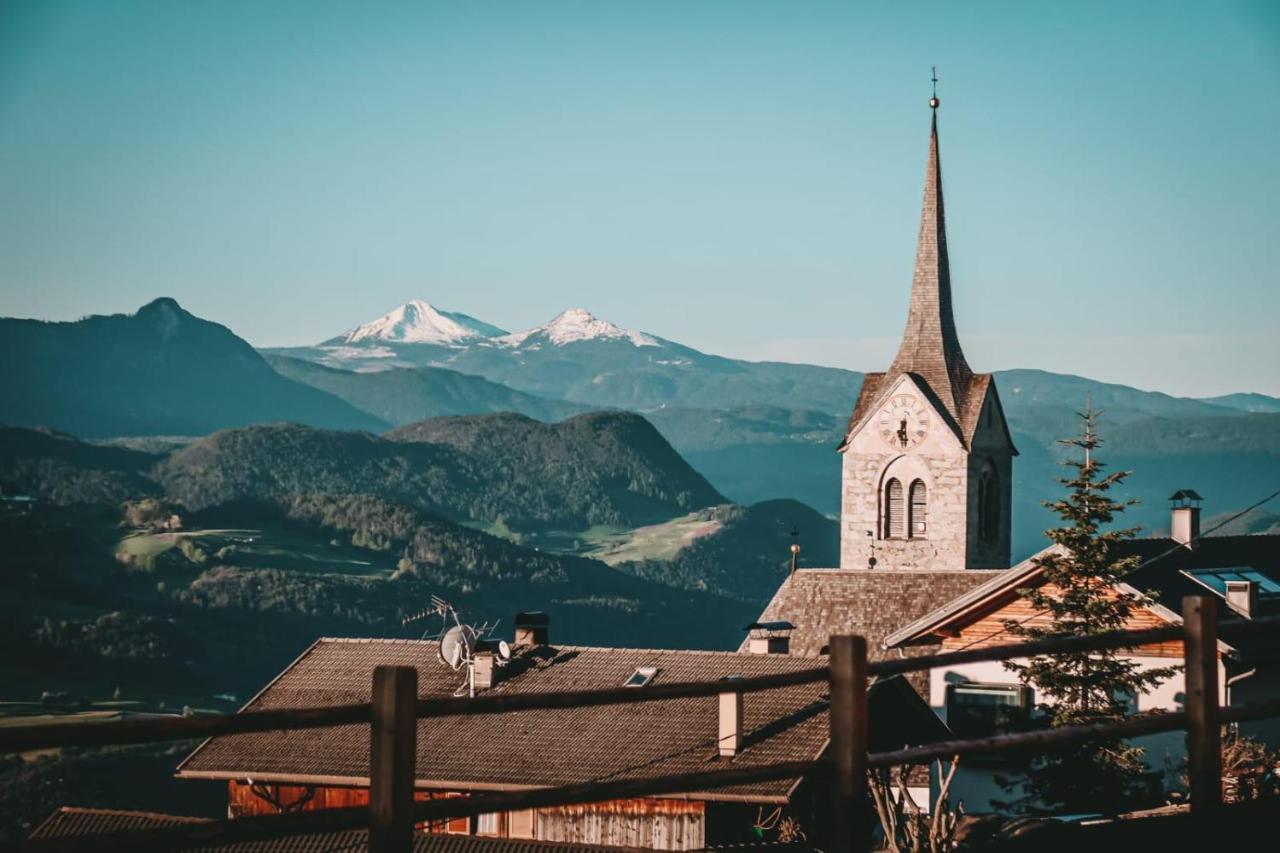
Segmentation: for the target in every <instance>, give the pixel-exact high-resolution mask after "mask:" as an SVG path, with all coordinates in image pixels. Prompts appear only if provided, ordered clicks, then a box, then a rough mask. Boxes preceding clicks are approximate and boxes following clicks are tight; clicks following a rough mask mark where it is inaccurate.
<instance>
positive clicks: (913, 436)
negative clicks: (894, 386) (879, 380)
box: [880, 394, 929, 450]
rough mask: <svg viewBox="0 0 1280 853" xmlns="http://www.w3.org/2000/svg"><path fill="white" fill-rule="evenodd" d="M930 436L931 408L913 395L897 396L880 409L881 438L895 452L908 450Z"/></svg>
mask: <svg viewBox="0 0 1280 853" xmlns="http://www.w3.org/2000/svg"><path fill="white" fill-rule="evenodd" d="M928 434H929V407H928V406H926V405H925V403H924V401H923V400H920V399H918V398H917V397H914V396H912V395H911V394H895V395H893V397H891V398H889V402H887V403H885V405H884V407H883V408H882V409H880V438H881V439H883V440H884V443H885V444H887V445H889V446H890V447H892V448H894V449H895V450H908V449H910V448H912V447H915V446H916V445H918V444H919V443H920V442H922V441H924V437H925V436H926V435H928Z"/></svg>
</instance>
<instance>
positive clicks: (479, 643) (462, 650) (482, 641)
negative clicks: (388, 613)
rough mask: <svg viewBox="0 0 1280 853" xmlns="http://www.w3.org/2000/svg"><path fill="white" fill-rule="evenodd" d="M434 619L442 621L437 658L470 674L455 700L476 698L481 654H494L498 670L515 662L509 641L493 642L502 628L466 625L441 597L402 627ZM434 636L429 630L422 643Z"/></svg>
mask: <svg viewBox="0 0 1280 853" xmlns="http://www.w3.org/2000/svg"><path fill="white" fill-rule="evenodd" d="M431 616H439V617H440V628H439V630H438V631H437V632H435V633H434V636H435V638H436V640H437V646H436V657H438V658H439V659H440V662H441V663H442V664H444V665H445V666H447V667H449V668H450V669H452V670H460V669H462V668H463V667H466V670H467V678H466V681H464V682H463V683H462V685H461V686H459V687H458V689H457V690H455V691H454V692H453V695H454V696H461V695H462V694H463V693H464V692H465V693H466V694H467V695H468V696H472V697H474V696H475V695H476V654H477V652H481V651H484V652H487V653H490V654H492V655H493V662H494V664H495V665H496V666H506V665H507V664H508V663H509V662H510V661H511V645H510V644H509V643H508V642H507V641H506V640H498V641H497V642H496V643H495V642H493V641H492V640H490V639H489V635H490V634H492V633H493V631H494V629H496V628H497V627H498V623H497V622H493V623H489V622H484V623H482V624H480V625H471V624H468V623H466V622H463V621H462V617H461V616H460V615H458V610H457V608H456V607H454V606H453V605H452V604H450V603H449V602H447V601H445V600H444V599H443V598H440V597H439V596H437V595H433V596H431V606H430V607H428V608H426V609H425V610H420V611H418V612H417V613H413V614H411V615H409V616H406V617H405V618H404V619H403V620H402V624H405V625H407V624H409V623H410V622H416V621H418V620H421V619H426V618H429V617H431ZM431 636H433V632H432V631H431V629H430V628H428V629H427V630H426V631H425V632H424V633H423V635H422V639H424V640H425V639H427V638H429V637H431Z"/></svg>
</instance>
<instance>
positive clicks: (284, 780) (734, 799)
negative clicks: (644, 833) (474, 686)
mask: <svg viewBox="0 0 1280 853" xmlns="http://www.w3.org/2000/svg"><path fill="white" fill-rule="evenodd" d="M174 775H175V776H177V777H178V778H180V779H213V780H217V781H222V782H244V781H246V780H248V779H249V777H250V776H252V777H253V781H254V782H267V783H270V784H275V785H317V786H327V787H334V788H368V787H369V786H370V784H371V783H370V780H369V778H368V777H367V776H321V775H311V774H306V773H253V774H244V773H231V772H228V771H225V770H182V771H179V772H178V773H176V774H174ZM802 781H803V779H796V780H795V781H794V782H793V783H792V784H791V785H789V786H788V788H787V793H786V794H772V795H757V794H732V793H725V792H723V791H688V792H684V793H678V794H655V795H653V796H651V797H647V798H646V799H655V800H698V801H705V802H726V803H762V804H768V805H786V804H787V803H789V802H791V794H792V793H793V792H794V791H795V789H796V787H797V786H798V785H799V784H800V782H802ZM413 787H414V788H415V789H417V790H425V791H459V792H463V793H471V792H477V793H515V792H519V791H538V790H542V789H544V788H550V787H554V786H551V785H512V784H506V783H502V782H461V781H451V780H448V779H415V780H414V782H413Z"/></svg>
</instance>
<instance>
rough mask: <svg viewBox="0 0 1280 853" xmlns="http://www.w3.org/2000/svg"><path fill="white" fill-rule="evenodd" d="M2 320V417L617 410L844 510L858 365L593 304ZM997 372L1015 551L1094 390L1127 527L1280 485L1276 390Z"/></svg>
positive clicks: (698, 456) (344, 418) (737, 472)
mask: <svg viewBox="0 0 1280 853" xmlns="http://www.w3.org/2000/svg"><path fill="white" fill-rule="evenodd" d="M0 322H3V324H4V326H3V328H6V329H11V330H14V331H15V334H11V335H8V336H6V337H5V341H4V344H3V346H5V347H6V348H7V354H8V355H9V356H10V358H9V362H10V364H13V365H14V367H15V369H14V370H12V371H10V372H9V373H7V374H6V375H5V378H4V379H3V380H0V419H3V420H5V421H7V422H9V423H14V424H25V425H46V426H50V427H54V428H57V429H63V430H67V431H69V432H73V433H77V434H81V435H84V436H86V437H98V438H100V437H105V436H113V435H114V436H121V435H129V436H134V438H133V439H131V441H132V442H134V446H141V445H138V444H137V441H138V440H139V439H137V438H136V437H137V436H139V435H151V436H174V435H178V436H181V435H186V436H198V435H204V434H207V433H208V432H210V431H211V430H213V429H216V428H220V427H233V426H246V425H251V424H257V423H263V422H270V421H280V420H288V421H294V422H298V423H302V424H307V425H311V426H319V427H326V428H339V429H351V428H356V429H365V430H369V431H372V432H376V433H381V432H384V431H386V430H388V429H392V428H395V427H399V426H403V425H406V424H409V423H415V422H418V421H421V420H424V419H428V418H435V417H439V416H443V415H472V414H485V413H499V412H515V413H518V414H522V415H525V416H527V417H528V418H533V419H535V420H538V421H544V422H554V421H560V420H563V419H565V418H570V417H573V416H575V415H579V414H582V413H584V412H586V411H588V410H592V409H621V410H629V411H634V412H639V413H640V414H642V415H643V416H644V417H645V418H646V419H647V420H648V421H649V422H651V423H652V424H653V425H654V426H655V427H656V428H657V430H658V432H659V433H660V434H661V435H662V436H663V437H664V438H665V439H666V440H667V441H668V442H670V444H671V445H672V446H673V447H674V448H675V450H676V451H677V452H678V453H679V454H680V455H681V456H683V457H684V459H685V460H686V461H687V462H688V463H689V464H690V465H691V466H692V467H693V469H695V470H696V471H697V472H699V473H700V474H701V475H702V476H704V477H705V478H706V479H707V480H708V481H709V482H710V484H711V486H712V487H713V488H714V489H715V490H717V491H718V492H719V493H720V494H722V495H724V496H725V497H726V498H727V499H728V500H731V501H736V502H738V503H742V504H755V503H759V502H761V501H766V500H770V499H774V498H789V499H794V500H799V501H802V502H804V503H807V504H809V505H810V506H812V507H814V508H815V509H817V510H819V511H820V512H823V513H827V514H832V515H834V514H835V513H836V512H837V511H838V493H839V465H838V463H837V457H836V456H835V453H834V447H835V445H836V444H837V443H838V441H839V440H840V437H841V430H842V429H843V428H844V424H845V420H846V418H847V415H848V411H849V409H850V407H851V406H852V403H853V400H854V398H855V397H856V395H857V391H858V388H859V386H860V385H861V381H862V374H861V373H858V372H856V371H850V370H840V369H835V368H826V367H815V366H811V365H801V364H781V363H773V362H748V361H743V360H738V359H729V358H722V357H719V356H715V355H709V354H706V353H702V352H700V351H698V350H696V349H694V348H692V347H688V346H685V345H682V344H678V343H675V342H672V341H669V340H666V339H664V338H661V337H659V336H657V335H653V334H650V333H647V332H642V331H636V330H631V329H626V328H623V327H621V326H618V325H616V324H613V323H611V322H608V321H606V320H602V319H599V318H596V317H593V316H592V315H591V314H589V313H588V312H586V311H583V310H580V309H574V310H570V311H565V312H562V313H561V314H559V315H557V316H556V317H555V318H553V319H552V320H551V321H549V322H548V323H545V324H543V325H541V326H537V327H535V328H533V329H528V330H525V331H521V332H516V333H508V332H506V331H505V330H503V329H501V328H499V327H497V326H496V325H493V324H489V323H485V322H483V321H481V320H477V319H475V318H474V317H471V316H469V315H466V314H462V313H459V312H451V311H443V310H438V309H436V308H434V307H432V306H431V305H429V304H428V303H426V302H422V301H414V302H410V303H406V304H405V305H403V306H400V307H399V308H397V309H395V310H393V311H391V312H389V313H388V314H386V315H385V316H383V317H381V318H378V319H376V320H374V321H372V322H370V323H365V324H363V325H357V326H354V327H353V328H352V329H351V330H350V331H348V332H346V333H343V334H341V335H336V336H333V337H331V338H330V339H328V340H326V341H324V342H322V343H319V344H317V345H315V346H311V347H293V348H288V349H267V350H263V351H262V353H261V354H258V353H255V352H254V351H253V349H252V348H251V347H250V346H249V345H248V344H247V343H245V342H244V341H242V340H240V339H238V338H236V337H235V336H234V335H233V334H232V333H231V332H230V331H229V330H227V329H225V328H224V327H222V326H219V325H217V324H214V323H209V322H207V321H203V320H200V319H199V318H196V317H193V316H192V315H190V314H189V313H187V312H185V311H183V310H182V309H181V308H179V307H178V306H177V305H176V303H173V302H172V300H157V301H156V302H153V303H151V304H150V305H147V306H144V307H143V308H142V309H141V310H140V311H139V312H138V313H137V314H136V315H133V316H132V317H127V316H116V317H108V318H89V319H87V320H83V321H80V322H79V323H58V324H50V323H36V322H34V321H14V320H6V321H0ZM67 340H75V341H78V342H81V343H79V344H78V345H77V346H73V347H63V346H62V343H63V341H67ZM55 355H56V358H55ZM55 364H56V370H55V369H54V367H53V366H52V365H55ZM996 377H997V384H998V387H999V389H1000V394H1001V399H1002V402H1003V404H1004V408H1005V412H1006V414H1007V416H1008V418H1009V422H1010V426H1011V429H1012V431H1013V435H1014V440H1015V442H1016V444H1017V446H1018V448H1019V450H1020V451H1021V456H1020V457H1019V459H1018V462H1017V464H1016V466H1015V477H1016V478H1017V492H1016V494H1017V496H1018V499H1017V500H1016V502H1015V546H1014V547H1015V553H1016V554H1025V553H1028V552H1029V551H1031V550H1034V549H1035V548H1036V547H1038V545H1039V543H1040V541H1041V531H1042V530H1043V529H1044V528H1045V527H1046V526H1047V525H1048V524H1049V523H1050V522H1051V521H1052V519H1051V517H1050V516H1049V515H1048V514H1047V513H1046V512H1045V511H1044V510H1043V508H1042V507H1041V506H1040V504H1041V502H1042V501H1043V500H1045V499H1047V498H1050V497H1052V496H1053V495H1054V494H1056V492H1057V489H1058V486H1057V483H1056V480H1055V478H1056V476H1058V474H1059V473H1060V469H1059V467H1058V460H1059V459H1060V458H1061V457H1062V455H1063V454H1062V450H1061V449H1060V447H1059V445H1058V441H1059V439H1061V438H1063V437H1065V436H1068V435H1071V434H1072V433H1073V432H1074V431H1075V430H1076V428H1077V419H1076V416H1075V413H1076V412H1077V411H1079V410H1080V409H1081V408H1082V407H1083V406H1084V405H1085V404H1086V401H1091V402H1092V405H1094V406H1095V407H1096V408H1098V409H1101V410H1102V411H1103V413H1104V414H1103V420H1102V425H1103V438H1104V440H1105V441H1106V442H1107V444H1106V445H1105V446H1104V453H1107V454H1108V457H1107V458H1108V461H1109V462H1110V463H1111V464H1113V465H1118V466H1123V467H1125V468H1132V469H1133V470H1134V471H1135V472H1136V473H1135V475H1134V476H1133V477H1132V478H1130V480H1129V483H1128V484H1127V486H1126V488H1127V489H1129V494H1130V496H1131V497H1134V498H1138V499H1140V500H1142V502H1143V503H1142V505H1141V506H1139V507H1136V508H1134V510H1132V514H1133V519H1134V520H1135V522H1137V523H1140V524H1142V525H1144V526H1146V527H1147V528H1148V529H1155V528H1157V527H1159V526H1161V525H1163V524H1164V523H1165V521H1166V519H1165V515H1166V513H1165V508H1164V498H1165V497H1167V496H1168V495H1169V494H1170V493H1172V492H1173V491H1174V490H1176V489H1178V488H1182V487H1186V486H1190V487H1194V488H1196V489H1198V490H1199V491H1200V492H1201V493H1202V494H1204V495H1206V497H1207V498H1208V506H1209V507H1210V509H1211V510H1212V511H1226V510H1229V509H1234V508H1239V507H1242V506H1245V505H1247V504H1248V503H1249V502H1250V501H1252V500H1253V499H1254V498H1256V497H1258V496H1260V495H1262V494H1266V493H1268V492H1269V491H1271V490H1272V488H1273V486H1272V485H1271V484H1272V483H1273V482H1274V481H1275V480H1276V479H1280V412H1277V411H1276V410H1278V409H1280V400H1277V399H1276V398H1271V397H1266V396H1264V395H1260V394H1237V395H1227V396H1223V397H1216V398H1212V399H1208V400H1200V399H1192V398H1183V397H1174V396H1171V395H1167V394H1162V393H1158V392H1151V391H1142V390H1139V389H1135V388H1130V387H1127V386H1123V385H1118V384H1112V383H1102V382H1097V381H1095V380H1091V379H1087V378H1084V377H1079V376H1070V375H1062V374H1053V373H1047V372H1044V371H1036V370H1009V371H1000V372H997V374H996ZM193 378H195V380H196V381H192V379H193ZM86 386H92V390H91V391H90V392H87V391H86V390H85V388H86ZM140 389H146V393H142V392H141V390H140ZM503 428H504V429H522V428H524V427H521V426H520V425H519V422H516V421H505V422H503ZM492 440H494V441H500V439H499V438H497V437H496V436H495V437H494V438H493V439H492ZM155 446H156V440H155V439H153V440H150V442H149V447H151V448H153V449H154V447H155Z"/></svg>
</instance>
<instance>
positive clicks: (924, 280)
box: [887, 109, 973, 422]
mask: <svg viewBox="0 0 1280 853" xmlns="http://www.w3.org/2000/svg"><path fill="white" fill-rule="evenodd" d="M903 373H914V374H916V375H917V376H920V377H921V378H923V379H924V381H925V382H927V383H928V384H929V387H930V388H931V389H932V390H933V392H934V393H935V394H937V396H938V398H939V400H941V402H942V404H943V406H944V407H945V408H946V410H947V411H948V412H949V413H950V414H951V416H952V417H954V418H955V419H956V421H957V422H959V421H960V420H961V415H962V410H963V408H964V404H965V401H966V399H967V398H968V396H969V394H970V391H971V389H970V385H971V383H972V380H973V371H972V370H971V369H970V368H969V363H968V362H967V361H965V358H964V351H963V350H961V349H960V338H959V336H958V335H957V334H956V321H955V317H954V315H953V314H952V310H951V265H950V262H949V261H948V258H947V217H946V211H945V208H944V205H943V201H942V163H941V160H940V158H939V155H938V113H937V110H936V109H935V110H934V112H933V120H932V125H931V127H930V132H929V159H928V162H927V164H926V166H925V175H924V204H923V207H922V209H921V211H920V237H919V239H918V241H917V242H916V269H915V276H914V277H913V278H912V281H911V306H910V308H909V309H908V311H907V326H906V329H904V330H903V333H902V343H901V344H900V345H899V346H898V354H897V356H896V357H895V358H894V359H893V364H892V365H890V367H889V370H888V371H887V374H888V375H889V377H891V379H890V381H892V378H896V377H897V376H898V375H900V374H903Z"/></svg>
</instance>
